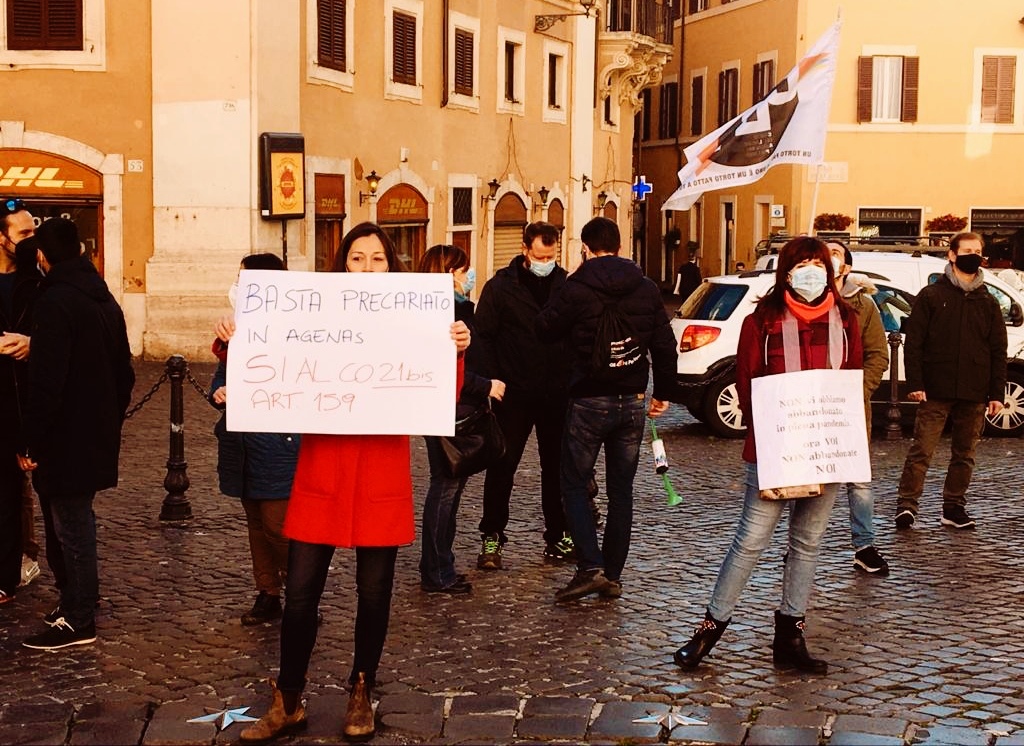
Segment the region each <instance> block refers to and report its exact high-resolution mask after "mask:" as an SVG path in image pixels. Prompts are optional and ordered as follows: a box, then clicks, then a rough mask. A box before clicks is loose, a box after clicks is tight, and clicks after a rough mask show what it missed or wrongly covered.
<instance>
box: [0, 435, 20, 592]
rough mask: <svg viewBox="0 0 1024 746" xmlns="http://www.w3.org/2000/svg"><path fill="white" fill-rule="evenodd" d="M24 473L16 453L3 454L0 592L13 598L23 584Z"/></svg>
mask: <svg viewBox="0 0 1024 746" xmlns="http://www.w3.org/2000/svg"><path fill="white" fill-rule="evenodd" d="M24 479H25V473H24V472H23V471H22V470H21V469H19V468H18V461H17V459H16V458H15V452H14V451H13V450H10V451H9V452H7V451H4V452H3V453H2V454H0V591H3V592H4V593H6V594H7V595H8V596H13V595H14V593H15V592H16V591H17V590H18V584H19V583H20V582H21V550H22V539H21V490H22V484H23V483H24Z"/></svg>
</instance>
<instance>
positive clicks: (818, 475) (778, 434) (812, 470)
mask: <svg viewBox="0 0 1024 746" xmlns="http://www.w3.org/2000/svg"><path fill="white" fill-rule="evenodd" d="M750 405H751V409H752V417H753V420H754V422H753V427H754V437H755V438H756V440H757V481H758V485H759V486H760V488H761V489H762V490H766V489H771V488H773V487H792V486H794V485H799V484H813V483H824V484H831V483H842V482H870V481H871V458H870V455H869V453H868V438H867V429H866V428H867V426H866V424H865V421H864V372H863V371H860V370H803V371H798V372H796V373H781V374H779V375H774V376H763V377H761V378H755V379H753V380H752V381H751V382H750Z"/></svg>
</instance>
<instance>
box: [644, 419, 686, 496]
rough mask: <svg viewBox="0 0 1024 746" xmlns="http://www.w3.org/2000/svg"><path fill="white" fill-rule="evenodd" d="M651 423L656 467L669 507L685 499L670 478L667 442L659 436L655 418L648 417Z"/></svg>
mask: <svg viewBox="0 0 1024 746" xmlns="http://www.w3.org/2000/svg"><path fill="white" fill-rule="evenodd" d="M647 419H648V421H649V422H650V423H651V451H652V452H653V453H654V469H655V471H657V472H658V473H659V474H660V475H661V483H662V484H663V485H664V486H665V495H666V500H665V504H666V505H667V506H669V507H672V506H673V505H678V504H679V503H681V502H682V501H683V498H681V497H680V496H679V493H678V492H676V491H675V488H674V487H673V486H672V481H671V480H670V479H669V478H668V456H667V455H666V453H665V444H664V443H663V442H662V440H661V438H659V437H658V428H657V427H656V426H655V425H654V418H653V417H648V418H647Z"/></svg>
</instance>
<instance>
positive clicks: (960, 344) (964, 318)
mask: <svg viewBox="0 0 1024 746" xmlns="http://www.w3.org/2000/svg"><path fill="white" fill-rule="evenodd" d="M906 324H907V325H906V329H905V331H906V333H907V343H906V349H905V351H904V355H905V358H906V366H907V386H908V390H910V391H924V392H925V393H926V394H927V395H928V398H929V399H940V400H942V399H963V400H966V401H974V402H988V401H1002V400H1003V398H1004V397H1005V396H1006V391H1005V389H1006V324H1005V322H1004V321H1003V314H1002V312H1001V311H1000V310H999V303H998V302H997V301H996V299H995V298H993V297H992V296H991V295H990V294H989V292H988V290H986V289H985V286H984V284H982V285H981V286H980V287H978V288H976V289H974V290H971V291H969V292H967V291H964V290H961V289H960V288H958V287H956V286H955V285H953V283H952V282H950V281H949V279H948V278H947V277H945V276H943V277H940V278H939V279H938V280H937V281H936V282H935V283H934V284H933V285H929V286H928V287H926V288H924V289H922V290H921V292H920V293H918V295H917V300H915V301H914V308H913V310H912V311H911V314H910V317H909V318H908V319H907V322H906Z"/></svg>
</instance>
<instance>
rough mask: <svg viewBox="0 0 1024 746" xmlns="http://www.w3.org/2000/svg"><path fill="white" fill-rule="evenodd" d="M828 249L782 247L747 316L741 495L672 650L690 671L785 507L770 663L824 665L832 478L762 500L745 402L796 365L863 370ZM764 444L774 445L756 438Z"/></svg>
mask: <svg viewBox="0 0 1024 746" xmlns="http://www.w3.org/2000/svg"><path fill="white" fill-rule="evenodd" d="M834 280H835V278H834V273H833V268H832V261H831V259H830V256H829V251H828V247H826V246H825V244H824V243H822V242H821V241H819V240H817V239H815V238H811V237H809V236H801V237H799V238H795V239H793V240H792V241H790V242H789V243H787V244H786V245H785V246H783V248H782V251H781V252H780V253H779V259H778V266H777V268H776V272H775V285H774V287H773V288H772V289H771V290H770V291H769V292H768V294H767V295H765V296H764V297H763V298H762V299H761V300H760V301H758V304H757V307H756V309H755V310H754V312H753V313H752V314H750V315H749V316H747V318H746V319H744V321H743V327H742V329H741V330H740V340H739V345H738V354H737V360H736V388H737V391H738V395H739V403H740V408H741V410H742V412H743V417H744V419H745V420H746V421H747V423H748V424H749V426H748V427H747V439H746V442H745V443H744V446H743V460H744V461H746V462H747V464H746V494H745V496H744V502H743V512H742V514H741V515H740V520H739V525H738V526H737V528H736V535H735V537H734V538H733V542H732V546H731V547H730V548H729V552H728V554H727V555H726V557H725V560H724V561H723V563H722V567H721V569H720V570H719V572H718V581H717V582H716V584H715V590H714V592H713V593H712V595H711V602H710V603H709V604H708V608H707V613H706V614H705V616H704V621H703V622H701V624H700V626H699V627H697V630H696V632H695V633H694V635H693V637H692V638H691V639H690V641H689V642H688V643H687V644H686V645H684V646H683V647H681V648H680V649H679V650H677V651H676V654H675V661H676V663H678V664H679V665H680V666H682V667H683V668H696V667H697V665H699V664H700V662H701V661H702V660H703V659H704V657H705V656H706V655H707V654H708V653H709V652H710V651H711V648H712V647H713V646H714V645H715V643H716V642H718V639H719V638H720V637H721V636H722V633H723V632H724V631H725V628H726V627H727V626H728V624H729V622H730V621H731V617H732V612H733V609H734V608H735V606H736V603H737V602H738V601H739V597H740V593H741V592H742V591H743V588H744V586H745V585H746V584H747V581H748V580H749V579H750V575H751V573H752V572H753V570H754V566H755V565H756V564H757V560H758V558H759V557H760V556H761V553H762V552H763V551H764V549H765V548H766V547H767V546H768V544H769V542H770V541H771V537H772V534H773V532H774V531H775V527H776V526H777V525H778V523H779V520H780V519H781V518H782V513H783V511H784V510H785V507H786V503H790V504H791V505H790V507H791V510H790V518H789V551H788V554H789V556H788V559H787V561H786V564H785V569H784V570H783V576H782V601H781V604H780V606H779V608H778V610H776V612H775V639H774V641H773V643H772V660H773V663H774V664H775V667H776V668H779V669H782V670H789V669H795V670H797V671H805V672H809V673H819V674H823V673H825V672H826V671H827V670H828V664H827V663H826V662H825V661H822V660H818V659H815V658H812V657H811V655H810V654H809V653H808V652H807V645H806V643H805V641H804V637H803V630H804V614H805V612H806V609H807V600H808V597H809V596H810V593H811V588H812V587H813V584H814V569H815V566H816V565H817V561H818V548H819V545H820V543H821V538H822V536H823V535H824V533H825V529H826V527H827V526H828V519H829V514H830V513H831V511H832V504H833V502H834V501H835V497H836V493H837V492H838V487H839V485H838V484H825V485H823V490H822V491H821V494H819V495H818V496H814V497H802V498H800V499H789V500H779V499H775V500H769V499H763V498H762V494H761V490H760V488H759V486H758V479H757V455H758V454H757V451H758V446H757V444H756V443H755V442H754V427H753V422H752V412H751V404H750V388H751V380H752V379H754V378H759V377H761V376H770V375H776V374H780V373H787V372H794V371H799V370H813V369H824V368H854V369H856V368H860V367H861V364H862V349H861V338H860V328H859V327H858V325H857V316H856V314H855V313H854V311H853V310H852V309H851V308H850V307H849V306H848V305H847V304H846V303H845V302H844V301H843V300H842V298H841V297H840V295H839V293H838V292H837V291H836V288H835V282H834ZM761 448H762V449H769V448H771V445H770V444H764V443H762V444H761Z"/></svg>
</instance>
